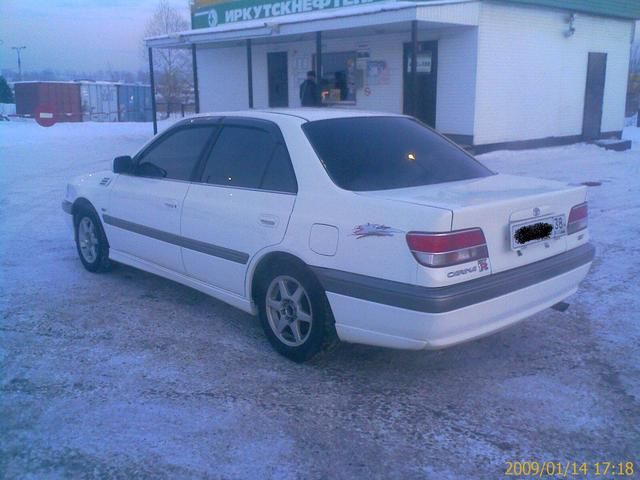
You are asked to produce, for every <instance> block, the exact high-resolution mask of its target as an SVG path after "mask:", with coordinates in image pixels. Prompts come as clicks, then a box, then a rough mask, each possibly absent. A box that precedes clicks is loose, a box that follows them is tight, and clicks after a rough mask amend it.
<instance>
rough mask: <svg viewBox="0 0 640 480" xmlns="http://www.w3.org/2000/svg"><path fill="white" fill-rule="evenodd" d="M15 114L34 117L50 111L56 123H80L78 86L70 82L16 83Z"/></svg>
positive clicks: (80, 111) (80, 112)
mask: <svg viewBox="0 0 640 480" xmlns="http://www.w3.org/2000/svg"><path fill="white" fill-rule="evenodd" d="M15 98H16V114H17V115H28V116H32V117H33V116H34V115H35V112H36V110H38V109H40V108H41V107H47V109H49V108H50V109H51V112H50V113H52V114H53V116H54V119H55V121H56V122H81V121H82V110H81V108H80V85H79V84H77V83H71V82H16V84H15Z"/></svg>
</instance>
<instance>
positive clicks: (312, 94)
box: [300, 70, 320, 107]
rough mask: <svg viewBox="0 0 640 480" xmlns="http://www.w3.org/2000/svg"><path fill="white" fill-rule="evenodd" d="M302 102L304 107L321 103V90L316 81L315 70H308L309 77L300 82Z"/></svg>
mask: <svg viewBox="0 0 640 480" xmlns="http://www.w3.org/2000/svg"><path fill="white" fill-rule="evenodd" d="M300 104H301V105H302V106H303V107H317V106H319V105H320V92H319V91H318V84H317V83H316V72H314V71H313V70H309V71H308V72H307V79H306V80H305V81H304V82H302V83H301V84H300Z"/></svg>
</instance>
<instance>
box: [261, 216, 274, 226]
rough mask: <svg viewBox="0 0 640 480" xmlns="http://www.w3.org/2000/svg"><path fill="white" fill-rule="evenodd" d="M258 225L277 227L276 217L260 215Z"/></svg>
mask: <svg viewBox="0 0 640 480" xmlns="http://www.w3.org/2000/svg"><path fill="white" fill-rule="evenodd" d="M260 225H262V226H264V227H272V228H273V227H276V226H277V225H278V217H274V216H273V215H261V216H260Z"/></svg>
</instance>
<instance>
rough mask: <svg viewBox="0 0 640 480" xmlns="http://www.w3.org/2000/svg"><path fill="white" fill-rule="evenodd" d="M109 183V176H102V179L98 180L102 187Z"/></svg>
mask: <svg viewBox="0 0 640 480" xmlns="http://www.w3.org/2000/svg"><path fill="white" fill-rule="evenodd" d="M110 183H111V177H104V178H103V179H102V180H100V185H101V186H103V187H106V186H107V185H109V184H110Z"/></svg>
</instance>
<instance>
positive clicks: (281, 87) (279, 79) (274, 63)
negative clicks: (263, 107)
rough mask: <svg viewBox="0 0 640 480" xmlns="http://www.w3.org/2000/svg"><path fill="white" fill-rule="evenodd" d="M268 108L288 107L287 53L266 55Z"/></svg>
mask: <svg viewBox="0 0 640 480" xmlns="http://www.w3.org/2000/svg"><path fill="white" fill-rule="evenodd" d="M267 70H268V73H267V75H268V80H269V107H288V106H289V81H288V70H287V52H270V53H267Z"/></svg>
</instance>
